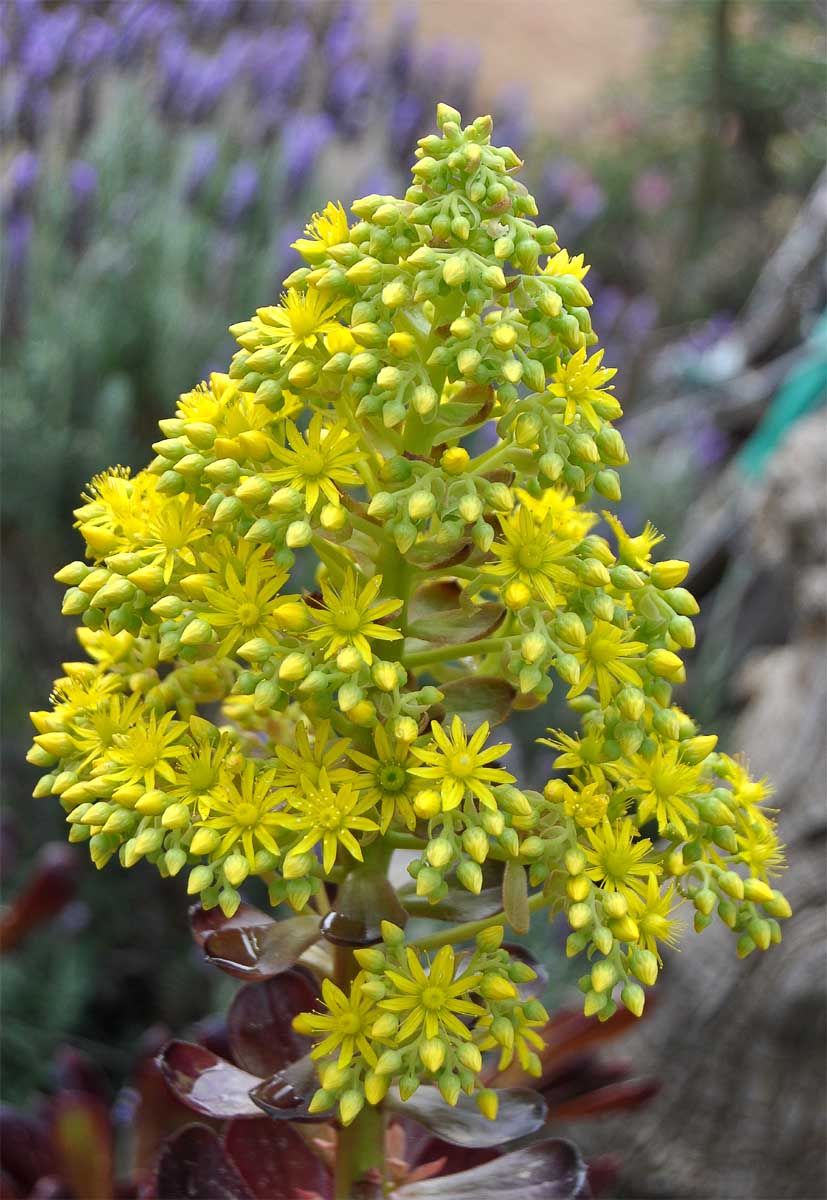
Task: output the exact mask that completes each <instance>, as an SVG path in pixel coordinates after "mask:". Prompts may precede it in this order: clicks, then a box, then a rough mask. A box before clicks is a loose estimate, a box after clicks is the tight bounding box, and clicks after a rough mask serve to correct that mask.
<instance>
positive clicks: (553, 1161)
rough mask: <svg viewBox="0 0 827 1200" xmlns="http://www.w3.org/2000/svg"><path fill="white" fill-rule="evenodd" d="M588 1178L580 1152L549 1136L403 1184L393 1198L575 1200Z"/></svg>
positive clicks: (567, 1143)
mask: <svg viewBox="0 0 827 1200" xmlns="http://www.w3.org/2000/svg"><path fill="white" fill-rule="evenodd" d="M496 1123H497V1122H492V1124H496ZM585 1180H586V1167H585V1164H584V1163H583V1160H582V1158H581V1157H580V1155H579V1153H578V1151H577V1150H576V1148H575V1147H574V1146H573V1145H572V1144H571V1142H566V1141H563V1140H562V1139H560V1138H550V1139H547V1140H543V1141H537V1142H533V1143H531V1145H528V1146H524V1147H523V1148H522V1149H520V1150H514V1151H513V1152H512V1153H511V1154H504V1155H503V1156H502V1157H501V1158H495V1159H494V1160H493V1161H492V1162H488V1163H485V1164H484V1165H483V1166H481V1167H472V1168H471V1170H470V1171H460V1172H458V1173H457V1174H455V1175H449V1176H447V1177H445V1176H442V1177H438V1178H436V1179H426V1180H423V1181H421V1182H418V1183H409V1184H405V1185H404V1186H403V1187H401V1188H399V1189H398V1190H397V1191H396V1192H395V1193H394V1200H447V1197H449V1196H450V1198H451V1200H503V1197H505V1196H516V1197H519V1200H576V1197H578V1196H581V1195H583V1191H582V1189H583V1185H584V1183H585Z"/></svg>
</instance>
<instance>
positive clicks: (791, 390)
mask: <svg viewBox="0 0 827 1200" xmlns="http://www.w3.org/2000/svg"><path fill="white" fill-rule="evenodd" d="M825 400H827V314H825V315H823V316H822V317H821V318H820V320H819V321H818V323H817V324H816V326H815V328H814V329H813V332H812V333H811V334H810V337H809V339H808V340H807V343H806V350H805V354H804V356H803V358H802V359H801V361H800V362H799V363H797V364H796V366H795V367H793V369H792V370H791V371H790V373H789V375H788V376H787V378H786V379H785V380H784V382H783V383H782V385H781V387H780V389H779V390H778V392H777V393H776V395H775V397H774V398H773V400H772V403H771V404H770V406H769V408H768V409H767V411H766V413H765V414H764V416H763V418H762V419H761V421H760V423H759V425H758V428H757V429H756V430H755V433H753V435H752V437H750V439H749V440H748V441H747V442H746V444H745V445H744V446H743V447H742V449H741V451H740V453H739V454H738V457H737V459H736V462H737V463H738V465H739V466H740V467H741V469H742V470H743V472H744V473H745V474H746V475H748V476H750V478H753V479H755V478H757V477H759V476H760V475H761V474H762V473H763V471H764V468H765V467H766V465H767V462H768V460H769V459H770V458H771V456H772V454H773V452H774V451H775V450H776V448H777V447H778V445H779V444H780V443H781V441H783V439H784V437H785V436H786V434H787V432H788V430H789V429H790V428H791V427H792V426H793V425H794V424H795V423H796V422H797V421H800V420H801V418H802V417H805V416H807V414H808V413H811V412H815V410H816V409H817V408H819V407H820V406H821V405H822V404H824V403H825Z"/></svg>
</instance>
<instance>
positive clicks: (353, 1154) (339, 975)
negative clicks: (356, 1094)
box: [334, 946, 385, 1200]
mask: <svg viewBox="0 0 827 1200" xmlns="http://www.w3.org/2000/svg"><path fill="white" fill-rule="evenodd" d="M334 964H335V978H336V984H337V986H338V987H340V988H341V989H342V991H343V992H345V993H347V992H348V991H349V990H350V985H351V982H352V981H353V979H354V977H355V976H356V974H358V970H359V966H358V963H357V962H356V959H355V958H354V957H353V951H352V950H350V949H349V948H348V947H346V946H336V947H335V948H334ZM384 1125H385V1122H384V1117H383V1115H382V1111H381V1109H380V1108H374V1107H373V1106H372V1105H370V1104H366V1105H365V1107H364V1108H363V1109H362V1111H361V1112H360V1113H359V1115H358V1117H357V1118H356V1120H355V1121H353V1122H352V1123H351V1124H350V1125H346V1126H342V1127H341V1128H340V1129H339V1133H338V1137H337V1140H336V1168H335V1176H334V1178H335V1192H334V1195H335V1198H336V1200H375V1198H376V1200H378V1197H380V1196H381V1194H382V1193H381V1187H378V1186H377V1185H376V1184H375V1183H373V1182H371V1181H369V1180H368V1181H365V1179H364V1176H365V1175H366V1174H367V1172H368V1171H370V1170H371V1169H372V1168H376V1169H378V1170H381V1168H382V1163H383V1159H384Z"/></svg>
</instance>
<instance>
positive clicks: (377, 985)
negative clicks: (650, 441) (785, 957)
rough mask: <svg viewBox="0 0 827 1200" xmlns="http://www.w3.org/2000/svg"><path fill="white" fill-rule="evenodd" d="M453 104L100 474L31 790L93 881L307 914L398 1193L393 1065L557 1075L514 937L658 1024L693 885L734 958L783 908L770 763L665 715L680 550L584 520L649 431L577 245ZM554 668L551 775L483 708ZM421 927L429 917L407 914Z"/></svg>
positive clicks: (332, 215) (588, 1003)
mask: <svg viewBox="0 0 827 1200" xmlns="http://www.w3.org/2000/svg"><path fill="white" fill-rule="evenodd" d="M437 121H438V126H439V133H438V134H433V135H429V136H426V137H424V138H422V139H421V140H420V143H419V149H418V151H417V162H416V164H415V166H414V171H413V175H414V178H413V183H412V186H411V187H410V188H409V189H408V192H407V193H406V196H405V197H404V199H397V198H395V197H392V196H378V195H374V196H367V197H364V198H363V199H361V200H357V201H356V202H355V203H354V204H353V205H352V206H351V212H352V215H353V217H354V221H353V223H351V222H350V219H349V217H348V216H347V214H346V213H345V211H344V209H343V208H342V206H341V205H335V204H331V205H329V206H328V208H327V209H326V210H325V212H324V213H323V214H321V215H319V214H317V215H316V216H315V217H314V218H313V220H312V221H311V222H310V224H309V225H308V227H307V231H306V234H307V236H306V237H305V238H302V239H300V240H299V242H297V243H296V248H297V249H298V251H299V253H300V255H301V256H302V259H303V260H304V265H302V266H300V267H298V269H297V270H295V271H293V272H292V274H290V275H289V276H288V277H287V279H286V280H285V281H284V287H285V291H284V293H283V295H282V296H281V298H280V299H279V301H278V303H276V304H273V305H270V306H269V307H262V308H259V309H258V310H257V311H256V313H255V314H254V315H253V316H252V317H251V318H250V319H249V320H247V321H242V322H240V323H238V324H236V325H234V326H232V329H231V331H232V333H233V335H234V337H235V338H236V340H237V342H238V345H239V349H238V351H237V353H236V355H235V356H234V358H233V361H232V363H231V365H230V368H229V371H228V372H227V373H226V374H215V375H213V376H211V378H210V380H209V381H208V382H205V383H202V384H201V385H200V386H199V387H197V388H196V389H194V390H193V391H192V392H189V393H187V394H185V395H183V396H181V397H180V400H179V403H178V406H177V408H176V411H175V415H174V416H173V417H170V418H169V419H167V420H164V421H162V422H161V423H160V428H161V434H162V435H163V436H162V437H161V438H159V440H158V441H157V442H155V443H154V446H153V449H154V451H155V457H154V458H153V459H152V460H151V462H150V463H149V464H148V466H147V467H146V468H145V469H144V470H143V471H141V472H139V473H138V474H136V475H135V476H132V475H131V473H130V472H128V471H126V470H123V469H121V468H116V469H114V470H113V471H110V472H107V473H104V474H103V475H100V476H97V477H96V478H95V479H94V480H92V482H91V484H90V485H89V488H88V490H87V492H86V493H85V494H84V496H83V503H82V505H81V506H80V507H79V508H78V509H77V510H76V518H77V526H78V529H79V531H80V534H81V536H82V537H83V539H84V542H85V545H86V552H87V553H86V560H84V561H77V562H73V563H70V564H69V565H68V566H67V567H65V568H64V569H63V570H62V571H60V572H59V573H58V576H57V578H58V579H59V580H60V582H62V583H63V584H64V585H65V586H66V588H67V591H66V596H65V600H64V612H66V613H67V614H69V615H73V616H77V617H80V621H81V628H80V629H79V631H78V636H79V641H80V643H81V645H82V647H83V649H84V651H85V652H86V653H87V655H88V660H87V661H83V662H70V663H67V664H64V674H63V675H62V676H61V677H60V678H59V679H58V680H57V681H56V683H55V690H54V695H53V704H52V708H51V709H50V710H44V711H42V712H37V713H33V714H32V720H33V722H34V724H35V727H36V730H37V733H36V737H35V745H34V747H33V749H32V751H31V752H30V756H29V757H30V761H32V762H33V763H35V764H36V765H38V766H39V767H41V768H42V770H43V772H44V774H43V778H42V779H41V781H40V783H39V784H38V786H37V788H36V790H35V794H36V795H37V796H46V795H56V796H57V797H58V798H59V802H60V804H61V805H62V806H63V808H64V810H65V812H66V819H67V823H68V825H69V837H70V840H72V841H77V842H86V843H88V846H89V850H90V854H91V857H92V859H93V861H94V862H95V864H96V866H98V867H102V866H104V865H105V864H106V863H107V862H108V861H109V860H110V859H112V858H114V857H117V858H118V859H119V860H120V862H121V864H122V865H123V866H124V867H131V866H133V865H135V864H136V863H138V862H139V861H140V860H141V859H146V860H148V861H149V862H150V863H152V864H153V865H154V866H155V867H156V868H157V869H158V870H159V871H160V872H161V874H162V875H175V874H177V873H179V872H181V871H184V870H186V871H187V873H188V882H187V887H188V891H189V893H190V894H191V895H193V896H196V897H198V898H199V899H200V902H201V904H202V905H203V906H204V908H207V909H210V908H214V907H216V906H219V907H220V908H221V910H222V911H223V913H224V914H225V916H226V917H228V918H231V917H232V916H233V915H234V914H235V913H236V911H237V910H238V907H239V905H240V903H241V888H242V887H243V885H244V883H245V881H246V880H247V879H248V878H249V877H255V876H257V877H259V878H261V879H263V880H265V882H266V883H267V887H268V894H269V899H270V903H271V904H272V905H273V906H274V907H276V906H279V905H282V904H286V905H289V906H291V907H292V908H293V909H294V910H295V911H296V912H298V913H305V914H306V913H312V912H313V911H314V910H315V911H316V912H317V913H318V914H319V915H320V916H322V915H323V917H324V919H323V921H322V923H321V925H320V928H319V930H318V932H319V935H320V936H325V937H327V938H328V940H329V941H330V942H332V943H333V944H334V947H335V949H334V958H335V969H334V971H333V973H332V974H331V973H329V972H328V971H327V969H326V966H325V962H326V959H325V956H323V955H322V956H320V955H316V956H315V957H313V958H312V959H311V958H308V959H307V960H306V961H307V963H308V965H309V966H310V967H311V968H312V969H313V970H314V971H315V972H316V977H317V983H318V1001H317V1004H316V1005H315V1006H314V1007H313V1008H312V1009H309V1010H308V1011H304V1012H301V1013H299V1014H298V1015H296V1017H295V1019H294V1027H295V1029H296V1031H297V1032H298V1033H300V1034H302V1035H305V1036H306V1037H308V1038H309V1039H310V1044H311V1045H312V1050H311V1055H312V1058H313V1061H314V1062H315V1064H316V1067H317V1070H318V1084H319V1086H318V1088H317V1089H316V1091H315V1093H314V1094H313V1096H312V1099H311V1100H310V1102H309V1105H308V1112H309V1114H310V1115H319V1116H321V1115H322V1114H324V1116H325V1117H329V1116H330V1115H331V1114H335V1115H336V1118H337V1119H338V1122H339V1126H340V1135H339V1142H338V1159H337V1172H336V1189H337V1191H336V1194H337V1196H339V1197H344V1196H346V1195H358V1194H360V1193H359V1189H360V1188H362V1189H363V1190H364V1189H367V1191H366V1192H364V1191H363V1194H370V1189H371V1188H372V1187H373V1186H374V1185H373V1183H372V1182H371V1180H372V1179H373V1178H375V1174H374V1172H375V1171H376V1170H377V1169H380V1168H381V1165H382V1164H381V1153H382V1151H381V1142H382V1122H383V1118H382V1115H381V1114H382V1105H383V1102H384V1101H385V1098H386V1096H387V1095H388V1093H389V1091H390V1089H391V1088H393V1089H394V1092H393V1097H394V1103H396V1094H397V1092H398V1095H399V1097H400V1098H401V1102H403V1103H404V1102H406V1101H407V1100H410V1099H411V1097H413V1096H414V1094H415V1093H416V1092H417V1091H418V1089H419V1088H420V1087H422V1086H425V1087H428V1088H431V1089H436V1090H437V1091H438V1092H439V1094H440V1095H441V1097H442V1100H443V1101H444V1102H445V1104H447V1105H450V1106H454V1105H456V1104H457V1103H458V1102H459V1100H460V1097H461V1096H463V1095H465V1096H468V1097H472V1098H473V1100H474V1101H475V1103H476V1105H477V1107H478V1109H479V1111H480V1112H481V1113H482V1114H483V1115H484V1116H485V1117H486V1118H488V1119H491V1120H494V1119H496V1113H497V1106H498V1098H497V1094H496V1092H494V1091H492V1090H491V1089H490V1088H487V1087H485V1086H484V1084H483V1082H482V1080H483V1078H484V1076H483V1070H484V1066H483V1064H484V1057H485V1056H488V1055H493V1056H494V1058H495V1059H496V1061H497V1062H498V1063H499V1069H500V1070H505V1069H507V1068H508V1067H509V1065H510V1064H511V1062H512V1061H516V1062H517V1063H518V1064H519V1067H520V1069H521V1070H522V1071H524V1072H527V1073H529V1074H534V1075H538V1074H539V1073H540V1071H541V1062H540V1057H539V1054H538V1051H540V1050H542V1048H543V1043H542V1038H541V1036H540V1034H539V1033H538V1032H537V1031H538V1029H540V1028H542V1027H543V1025H544V1024H545V1022H546V1020H547V1013H546V1012H545V1009H544V1007H543V1005H542V1002H541V1000H540V999H539V998H538V997H537V996H532V995H530V994H529V993H528V992H527V991H526V987H525V985H527V984H530V983H531V982H532V981H533V980H534V979H535V972H534V970H533V969H532V968H531V967H530V966H529V965H527V964H526V963H525V962H524V961H523V960H522V959H521V958H520V957H518V956H517V955H516V954H513V953H512V952H511V950H509V948H508V944H507V942H506V941H505V931H506V927H507V926H508V927H510V928H511V929H512V930H513V931H514V932H515V933H518V934H523V933H525V932H527V930H528V928H529V924H530V922H531V919H532V917H533V916H536V915H537V914H538V913H540V912H542V911H545V912H546V913H547V916H548V918H549V919H553V918H555V917H557V916H559V917H561V918H562V919H563V920H565V921H566V922H567V923H568V927H569V929H570V933H569V936H568V941H567V953H568V954H569V955H570V956H572V957H574V956H579V955H582V956H583V961H584V963H585V964H586V965H585V968H584V974H583V976H582V977H581V979H580V981H579V987H580V989H581V991H582V993H583V1006H584V1011H585V1012H586V1014H588V1015H590V1016H595V1017H597V1018H598V1019H599V1020H601V1021H605V1020H607V1019H608V1018H609V1017H611V1016H612V1014H613V1013H615V1012H616V1011H617V1009H618V1007H619V1006H623V1007H625V1008H626V1009H628V1010H629V1011H630V1012H632V1013H634V1014H635V1015H637V1016H639V1015H640V1014H641V1012H642V1010H643V1005H644V1000H645V993H644V990H643V989H644V987H650V986H652V985H653V984H654V983H655V981H656V979H657V977H658V974H659V972H660V969H661V967H662V966H663V956H664V952H665V951H668V949H669V948H670V947H671V946H672V945H673V944H674V943H675V941H676V940H677V936H678V932H679V928H680V924H679V910H680V909H681V908H683V910H684V911H691V910H694V918H693V922H694V926H695V929H696V930H697V931H699V932H700V931H702V930H703V929H704V928H705V927H706V926H707V925H708V924H710V922H711V921H712V920H713V919H714V918H715V917H716V916H717V918H718V919H720V920H721V921H722V922H723V923H724V924H725V925H726V926H728V927H729V928H730V929H731V930H732V931H733V932H734V934H735V936H736V947H737V953H738V954H739V955H741V956H744V955H746V954H749V953H752V952H754V951H756V950H760V951H763V950H766V949H767V948H768V947H769V946H770V945H771V944H773V943H775V942H777V941H778V940H779V939H780V936H781V929H780V922H781V920H783V919H784V918H786V917H788V916H789V915H790V909H789V905H788V903H787V901H786V899H785V898H784V896H783V894H782V893H781V892H780V891H779V890H778V889H777V888H776V887H775V886H773V879H774V876H775V875H776V874H777V872H778V871H779V870H780V869H781V867H782V866H783V848H782V847H781V845H780V841H779V838H778V834H777V829H776V825H775V820H774V814H773V811H772V810H771V809H769V808H768V807H767V805H766V801H767V799H768V798H769V796H770V794H771V788H770V785H769V783H768V782H767V781H766V780H764V779H755V778H753V777H752V776H751V775H750V773H749V770H748V768H747V765H746V764H745V763H744V762H743V761H742V760H741V759H739V758H735V757H731V756H730V755H728V754H725V753H721V752H720V751H719V750H718V748H717V738H716V737H715V735H713V734H708V733H704V732H702V731H701V729H700V728H699V727H698V725H697V724H696V723H695V722H694V721H693V720H692V718H691V717H690V716H688V715H687V714H686V713H685V712H684V711H683V709H682V708H681V707H680V705H679V704H678V703H677V701H676V696H675V689H676V688H677V687H678V686H679V685H680V684H681V683H682V682H683V680H684V677H685V671H684V664H683V654H684V652H685V651H686V650H688V649H690V648H691V647H692V645H693V644H694V630H693V625H692V617H693V616H694V615H695V614H696V613H697V611H698V605H697V603H696V601H695V599H694V597H693V596H692V594H691V593H690V592H689V591H688V590H687V589H686V588H685V586H684V582H685V579H686V576H687V573H688V569H689V566H688V564H687V563H684V562H682V561H679V560H675V559H663V558H657V557H655V550H656V547H658V546H659V544H660V543H661V541H662V540H663V539H662V538H661V536H660V534H658V532H657V530H656V529H654V527H653V526H652V525H650V524H648V523H647V524H646V525H645V527H644V528H643V530H642V531H641V532H640V533H638V534H632V533H630V532H628V531H627V530H626V529H625V528H624V527H623V525H622V524H621V522H620V521H619V520H618V518H617V517H616V516H615V515H614V514H613V513H611V512H610V511H604V512H603V514H602V515H603V518H604V521H605V531H606V536H604V535H603V533H601V532H598V522H599V521H600V515H599V512H598V511H595V509H596V508H598V507H599V506H600V505H601V504H603V503H604V502H614V501H616V500H617V499H618V498H619V496H620V484H619V469H620V468H621V467H622V466H623V464H624V463H625V462H626V459H627V455H626V449H625V446H624V443H623V438H622V436H621V434H620V433H619V431H618V430H617V429H616V427H615V424H614V423H615V421H616V420H617V419H618V418H619V417H620V415H621V413H622V410H621V406H620V403H619V401H618V399H617V397H616V396H615V395H614V384H613V383H612V382H611V381H612V379H613V378H614V375H615V371H614V369H612V368H609V367H605V366H604V365H603V361H602V358H603V353H602V351H601V350H597V351H595V352H592V353H590V351H591V348H592V347H593V346H594V345H595V343H596V342H597V335H596V334H595V332H594V331H593V329H592V326H591V318H590V313H589V309H590V306H591V296H590V295H589V292H588V290H587V288H586V286H585V284H584V282H583V279H584V276H585V275H586V273H587V271H588V267H586V266H585V265H584V264H583V262H582V257H581V256H575V257H572V256H570V255H569V253H568V252H567V251H566V250H565V249H562V248H561V247H560V246H559V245H558V243H557V235H556V233H555V231H554V229H553V228H552V226H550V225H546V224H537V223H536V222H535V221H534V219H533V218H534V217H535V216H536V215H537V210H536V205H535V203H534V200H533V198H532V197H531V196H530V195H529V193H528V192H527V191H526V189H525V188H524V187H523V186H522V185H521V184H520V183H519V181H518V180H517V178H516V173H517V171H518V169H519V167H520V165H521V164H520V161H519V159H518V158H517V156H516V154H514V152H513V150H511V149H510V148H508V147H497V146H495V145H493V144H492V142H491V132H492V128H491V121H490V118H487V117H481V118H478V119H477V120H476V121H474V122H472V123H471V124H469V125H466V126H463V125H462V122H461V118H460V115H459V113H457V112H456V111H455V110H453V109H451V108H450V107H448V106H445V105H441V106H440V108H439V110H438V115H437ZM486 439H488V440H490V439H494V445H493V446H491V447H490V448H489V449H485V446H486V444H487V441H486ZM308 558H309V559H312V560H313V561H314V563H315V574H314V576H313V578H312V580H309V579H308V577H307V573H306V569H305V567H306V561H307V559H308ZM423 647H424V648H423ZM555 686H556V687H558V688H560V687H562V688H563V689H564V692H565V696H566V699H567V700H568V702H569V704H570V706H571V708H572V710H573V711H574V713H576V714H577V715H578V716H579V719H580V725H579V729H578V730H577V732H576V733H570V732H567V731H563V730H550V731H549V737H548V738H544V739H542V744H543V745H544V746H546V747H547V748H548V749H549V750H550V751H551V753H550V755H549V756H548V761H547V762H546V765H545V772H544V774H545V779H544V786H543V787H542V790H535V789H534V788H533V787H530V786H527V785H526V784H525V783H520V781H518V779H517V778H516V777H515V775H514V774H513V773H512V771H511V769H510V765H511V764H510V760H509V757H508V756H509V752H510V750H511V745H510V743H509V742H508V741H506V740H500V738H499V737H498V735H497V733H496V727H497V726H499V725H502V724H503V722H505V721H506V720H507V718H508V717H509V715H510V714H511V713H512V711H514V710H515V709H518V710H519V709H524V708H527V707H535V706H538V705H541V704H542V703H543V702H544V701H545V699H546V698H547V697H548V695H549V693H550V691H551V690H552V688H553V687H555ZM216 711H218V713H219V714H220V715H219V716H217V717H216V716H215V713H216ZM399 850H405V851H413V856H412V858H411V861H409V862H408V864H407V870H408V874H409V876H410V878H411V881H412V882H411V883H410V884H409V885H408V887H407V888H401V889H399V891H398V892H394V890H393V889H392V888H391V886H390V884H389V882H388V878H387V874H388V867H389V863H390V859H391V856H392V854H393V853H394V852H396V851H399ZM328 887H330V889H331V891H330V900H328V893H327V889H328ZM334 887H335V891H334V890H333V889H334ZM492 893H493V894H494V896H495V901H494V905H493V907H496V908H497V909H498V910H499V911H496V912H495V913H492V911H491V909H492V903H491V897H492ZM498 895H499V897H501V898H497V896H498ZM421 915H427V916H430V917H432V918H433V920H434V921H435V922H439V923H441V928H440V929H439V931H438V932H425V933H424V934H423V935H422V936H420V937H418V938H410V937H409V936H408V935H407V934H406V931H405V926H406V923H407V921H408V918H409V917H413V916H421ZM457 915H461V916H462V917H463V918H464V919H462V920H460V921H459V923H457V924H454V925H452V926H448V927H446V925H447V920H453V921H455V920H456V918H457ZM446 919H447V920H446ZM320 964H321V965H320ZM366 1176H367V1182H366V1181H365V1177H366Z"/></svg>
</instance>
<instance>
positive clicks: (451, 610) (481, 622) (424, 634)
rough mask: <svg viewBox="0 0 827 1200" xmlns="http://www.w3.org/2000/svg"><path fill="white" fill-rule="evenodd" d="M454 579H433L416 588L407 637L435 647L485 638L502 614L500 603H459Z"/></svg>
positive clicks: (458, 592)
mask: <svg viewBox="0 0 827 1200" xmlns="http://www.w3.org/2000/svg"><path fill="white" fill-rule="evenodd" d="M462 594H463V592H462V588H461V587H460V586H459V584H458V583H457V581H456V580H455V579H444V580H435V581H434V582H433V583H426V584H425V585H424V586H423V587H420V588H418V589H417V590H416V591H415V592H414V594H413V596H412V597H411V601H410V605H409V608H408V625H407V630H406V633H407V636H408V637H411V638H417V639H418V640H419V641H422V642H428V643H429V644H431V645H436V646H453V645H459V644H460V643H461V642H473V641H476V640H477V639H478V638H484V637H488V636H489V635H490V634H492V633H493V632H494V630H495V629H496V628H497V626H498V625H499V624H500V623H501V622H502V619H503V617H504V616H505V608H504V607H503V605H501V604H494V603H492V602H485V603H483V604H471V603H466V604H462V603H461V597H462Z"/></svg>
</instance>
